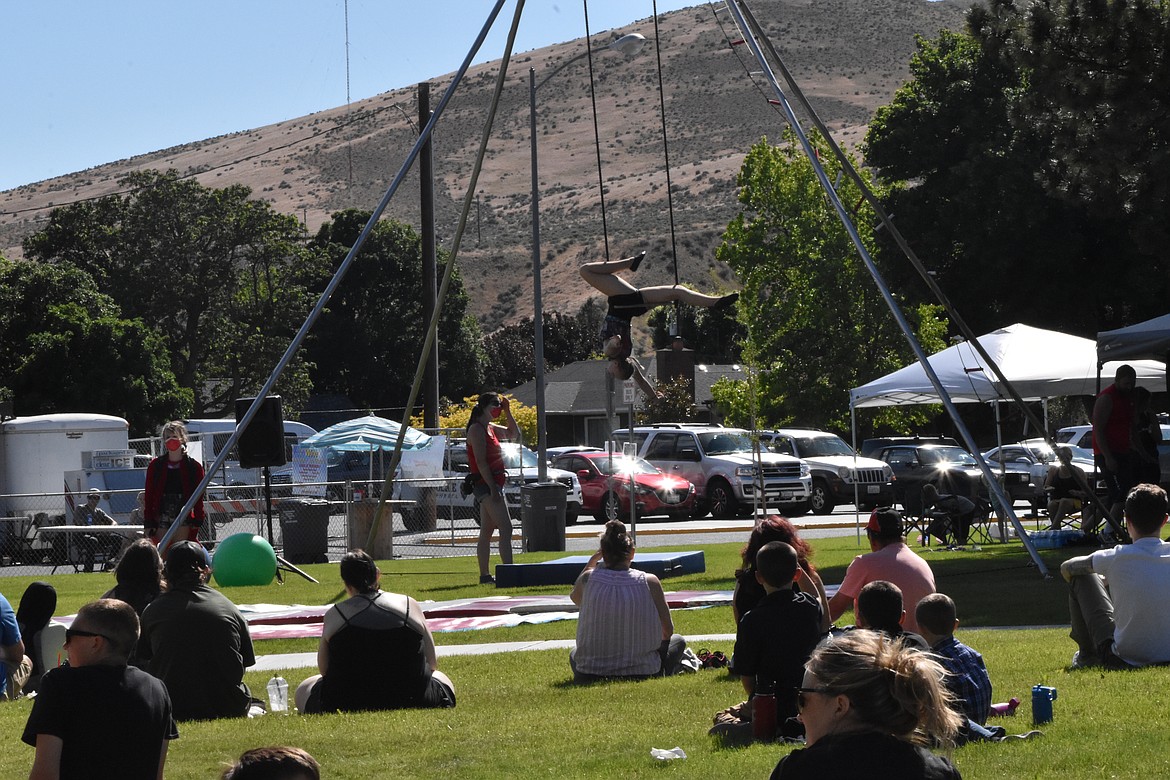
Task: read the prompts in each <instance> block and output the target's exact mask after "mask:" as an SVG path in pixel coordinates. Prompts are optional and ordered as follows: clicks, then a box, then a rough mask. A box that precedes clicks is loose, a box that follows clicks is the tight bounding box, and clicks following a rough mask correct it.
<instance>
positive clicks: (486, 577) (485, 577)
mask: <svg viewBox="0 0 1170 780" xmlns="http://www.w3.org/2000/svg"><path fill="white" fill-rule="evenodd" d="M479 584H480V585H495V584H496V578H495V577H493V576H492V575H490V574H481V575H479Z"/></svg>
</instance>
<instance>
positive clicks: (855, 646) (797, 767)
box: [772, 629, 962, 780]
mask: <svg viewBox="0 0 1170 780" xmlns="http://www.w3.org/2000/svg"><path fill="white" fill-rule="evenodd" d="M945 674H946V672H945V671H944V670H943V668H942V666H940V665H939V663H938V662H937V661H935V660H934V659H933V658H932V657H931V656H930V655H928V654H926V653H923V652H920V651H918V650H913V649H911V648H909V647H907V646H906V645H905V644H904V643H903V642H901V641H895V640H891V639H890V638H889V637H887V636H885V635H883V634H881V633H880V632H877V631H869V630H866V629H855V630H853V631H850V632H848V633H845V634H842V635H840V636H837V637H832V638H830V639H827V640H825V641H824V642H823V643H821V645H820V646H819V647H817V649H816V650H814V651H813V654H812V657H810V658H809V661H808V664H806V666H805V672H804V680H803V682H802V683H801V686H800V687H799V688H797V689H796V705H797V709H798V710H799V711H800V715H799V718H800V720H801V722H802V723H803V724H804V730H805V747H804V748H802V749H799V750H794V751H792V752H791V753H789V754H788V755H786V756H784V758H782V759H780V763H779V764H777V765H776V769H775V771H773V772H772V780H804V779H805V778H815V780H824V779H825V778H829V777H848V778H850V779H851V780H878V779H879V778H891V780H892V779H893V778H897V780H957V779H958V778H960V777H961V775H960V774H959V770H958V769H956V768H955V766H954V764H952V763H951V762H950V760H949V759H947V758H944V757H943V756H939V755H936V754H934V753H932V752H931V751H930V750H928V749H927V748H926V747H925V745H927V744H938V745H943V746H947V747H950V746H952V745H953V744H954V738H955V734H956V733H957V731H958V729H959V726H960V724H961V722H962V721H961V718H960V716H959V715H958V714H957V713H956V712H955V710H954V698H953V696H952V695H951V693H950V691H948V690H947V688H946V686H945V685H944V684H943V680H944V677H945Z"/></svg>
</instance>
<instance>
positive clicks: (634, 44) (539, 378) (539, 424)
mask: <svg viewBox="0 0 1170 780" xmlns="http://www.w3.org/2000/svg"><path fill="white" fill-rule="evenodd" d="M645 45H646V38H645V36H643V35H639V34H638V33H628V34H626V35H623V36H622V37H620V38H617V39H616V40H614V41H611V42H610V43H609V45H607V46H606V47H605V50H607V51H616V52H618V53H620V54H624V55H625V56H627V57H632V56H634V55H635V54H637V53H638V52H640V51H641V50H642V47H643V46H645ZM587 56H589V50H588V49H586V50H585V51H583V52H581V53H580V54H578V55H577V56H575V57H570V58H569V59H567V60H565V61H564V62H562V63H561V64H560V65H559V66H557V68H556V69H554V70H553V71H552V73H549V74H548V75H547V76H545V77H544V78H543V79H541V80H540V83H539V84H538V83H537V82H536V69H535V68H529V69H528V130H529V134H530V136H531V138H532V308H533V312H534V317H533V328H534V329H535V331H536V339H535V342H534V344H533V354H534V356H535V358H536V455H537V478H538V480H539V481H540V482H547V481H548V464H547V463H546V462H545V461H546V457H545V456H546V455H547V452H548V440H547V433H546V431H545V413H544V305H543V302H542V300H541V296H540V184H539V178H538V175H537V164H536V90H537V89H539V88H540V87H542V86H544V85H545V84H546V83H548V80H549V79H551V78H552V77H553V76H555V75H557V74H558V73H560V72H561V71H562V70H564V69H565V68H567V67H568V66H569V65H572V64H573V63H574V62H576V61H577V60H579V59H581V58H582V57H587Z"/></svg>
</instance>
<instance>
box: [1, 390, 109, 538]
mask: <svg viewBox="0 0 1170 780" xmlns="http://www.w3.org/2000/svg"><path fill="white" fill-rule="evenodd" d="M129 436H130V424H129V423H127V422H126V421H125V420H123V419H122V418H121V417H112V416H110V415H106V414H89V413H85V412H74V413H68V414H42V415H36V416H33V417H14V418H12V419H11V420H6V421H5V422H3V423H0V502H2V505H0V510H2V513H3V514H4V515H5V516H13V515H22V514H24V515H33V514H36V513H38V512H45V511H50V513H53V514H58V513H64V512H65V509H66V503H65V495H64V494H65V490H66V485H65V472H67V471H75V470H78V469H84V468H89V467H90V466H91V463H86V462H85V461H84V456H83V453H86V454H92V453H93V452H95V451H107V452H108V451H125V450H127V449H129ZM38 493H51V494H56V495H57V496H60V497H61V498H60V501H58V502H56V503H54V504H53V507H48V506H47V504H46V501H45V498H44V497H37V496H35V495H28V494H38ZM58 504H59V506H58Z"/></svg>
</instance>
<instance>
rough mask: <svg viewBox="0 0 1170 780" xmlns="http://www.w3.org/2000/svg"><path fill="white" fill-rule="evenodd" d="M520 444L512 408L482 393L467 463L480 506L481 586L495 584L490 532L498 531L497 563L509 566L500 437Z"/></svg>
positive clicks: (472, 422)
mask: <svg viewBox="0 0 1170 780" xmlns="http://www.w3.org/2000/svg"><path fill="white" fill-rule="evenodd" d="M501 414H502V415H504V416H505V417H506V418H507V422H508V425H507V427H504V426H502V425H497V424H495V423H494V422H492V420H496V419H499V417H500V415H501ZM501 435H502V436H503V437H504V438H505V439H507V440H509V441H512V440H519V439H520V426H518V425H517V424H516V418H514V417H513V416H512V405H511V403H510V402H509V401H508V399H507V398H505V397H504V396H502V395H500V394H498V393H483V394H481V395H480V396H479V399H478V400H477V401H476V403H475V408H473V409H472V410H471V419H470V421H469V422H468V423H467V460H468V463H469V465H470V466H471V475H472V493H474V495H475V500H476V502H477V503H478V504H479V540H478V543H477V544H476V548H475V554H476V557H477V558H478V559H479V581H480V584H482V585H488V584H492V583H494V582H495V581H496V580H495V578H494V577H492V575H491V572H490V571H489V565H488V564H489V560H490V558H491V552H492V532H493V531H495V530H496V529H497V528H498V529H499V530H500V560H501V561H503V562H504V563H511V562H512V518H511V517H510V516H509V515H508V503H507V501H506V500H505V499H504V483H505V482H506V481H507V472H506V471H505V469H504V453H503V450H502V449H501V448H500V436H501Z"/></svg>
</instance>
